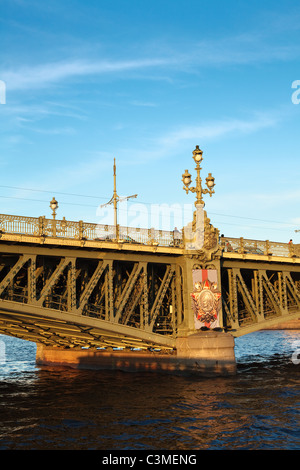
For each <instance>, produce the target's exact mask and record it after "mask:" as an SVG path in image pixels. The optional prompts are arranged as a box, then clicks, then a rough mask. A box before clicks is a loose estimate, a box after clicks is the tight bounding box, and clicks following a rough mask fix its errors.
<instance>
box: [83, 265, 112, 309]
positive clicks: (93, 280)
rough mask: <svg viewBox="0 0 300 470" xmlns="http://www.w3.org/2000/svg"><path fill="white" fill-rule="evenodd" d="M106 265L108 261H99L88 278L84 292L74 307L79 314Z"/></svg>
mask: <svg viewBox="0 0 300 470" xmlns="http://www.w3.org/2000/svg"><path fill="white" fill-rule="evenodd" d="M107 266H108V262H104V261H99V263H98V266H97V268H96V270H95V272H94V274H93V275H92V277H91V279H90V280H89V282H88V284H87V286H86V288H85V290H84V292H83V293H82V294H81V296H80V301H79V307H78V308H77V309H76V313H79V314H81V313H82V311H83V308H84V306H85V305H86V303H87V301H88V299H89V297H90V295H91V294H92V292H93V290H94V289H95V287H96V285H97V282H98V281H99V279H100V277H101V276H102V274H103V272H104V271H105V269H106V268H107Z"/></svg>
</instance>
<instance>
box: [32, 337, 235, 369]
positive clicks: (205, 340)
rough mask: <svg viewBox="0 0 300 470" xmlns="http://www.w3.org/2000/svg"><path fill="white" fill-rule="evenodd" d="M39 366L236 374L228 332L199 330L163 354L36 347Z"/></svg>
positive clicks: (230, 338) (125, 350)
mask: <svg viewBox="0 0 300 470" xmlns="http://www.w3.org/2000/svg"><path fill="white" fill-rule="evenodd" d="M36 362H37V364H38V365H46V366H63V367H72V368H76V369H93V370H115V371H116V370H119V371H124V372H163V373H172V374H174V375H197V376H225V375H234V374H235V373H236V362H235V355H234V338H233V336H232V335H230V334H229V333H222V332H216V331H199V332H197V333H195V334H192V335H190V336H186V337H179V338H177V340H176V349H174V350H170V351H166V352H162V351H155V350H132V349H120V350H118V349H115V350H114V349H112V350H109V349H108V348H106V349H100V350H99V349H91V348H90V349H75V348H70V349H62V348H58V347H56V348H55V347H49V346H44V345H42V344H37V352H36Z"/></svg>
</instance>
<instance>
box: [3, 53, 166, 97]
mask: <svg viewBox="0 0 300 470" xmlns="http://www.w3.org/2000/svg"><path fill="white" fill-rule="evenodd" d="M166 63H167V61H166V60H165V59H160V58H153V59H135V60H125V61H92V60H86V61H84V60H77V61H59V62H53V63H49V64H41V65H36V66H31V67H30V66H26V67H21V68H19V69H18V70H15V71H13V70H11V71H6V72H5V71H4V72H3V73H2V76H1V78H3V80H4V81H5V83H6V86H7V89H8V90H23V89H34V88H42V87H46V86H48V85H49V84H51V83H56V82H59V81H61V80H67V79H70V78H73V77H84V76H87V75H95V74H96V75H97V74H105V73H110V72H124V71H127V70H136V69H144V68H150V67H158V66H161V65H165V64H166Z"/></svg>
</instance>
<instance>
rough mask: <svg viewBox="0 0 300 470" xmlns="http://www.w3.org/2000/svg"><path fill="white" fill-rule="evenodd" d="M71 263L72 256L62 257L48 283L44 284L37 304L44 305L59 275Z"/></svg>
mask: <svg viewBox="0 0 300 470" xmlns="http://www.w3.org/2000/svg"><path fill="white" fill-rule="evenodd" d="M69 263H71V259H70V258H62V259H61V260H60V263H59V265H58V266H57V268H56V269H55V271H54V272H53V273H52V275H51V276H50V279H49V280H48V282H47V283H46V285H45V286H44V288H43V290H42V292H41V294H40V297H39V299H38V300H37V302H36V303H37V305H39V306H42V305H43V302H44V300H45V298H46V296H47V295H48V294H49V292H50V290H51V288H52V287H53V286H54V284H55V283H56V282H57V280H58V278H59V276H60V275H61V274H62V272H63V271H64V269H65V268H66V267H67V266H68V264H69Z"/></svg>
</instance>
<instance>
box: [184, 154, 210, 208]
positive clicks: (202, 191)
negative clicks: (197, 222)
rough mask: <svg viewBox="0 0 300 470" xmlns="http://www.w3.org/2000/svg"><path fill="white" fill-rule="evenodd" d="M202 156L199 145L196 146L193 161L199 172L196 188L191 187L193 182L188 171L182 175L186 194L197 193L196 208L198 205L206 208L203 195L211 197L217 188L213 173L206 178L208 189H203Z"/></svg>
mask: <svg viewBox="0 0 300 470" xmlns="http://www.w3.org/2000/svg"><path fill="white" fill-rule="evenodd" d="M202 154H203V152H202V150H200V149H199V145H196V148H195V150H194V151H193V159H194V161H195V163H196V168H195V170H196V171H197V177H196V186H195V187H191V188H190V187H189V185H190V184H191V182H192V178H191V175H190V173H189V172H188V170H185V172H184V173H183V175H182V182H183V184H184V186H183V189H184V190H185V191H186V193H187V194H188V192H189V191H191V192H192V193H196V202H195V206H196V207H197V205H198V204H202V205H203V206H204V201H203V199H202V195H203V194H209V195H210V197H211V196H212V195H213V193H214V192H215V191H214V189H213V188H214V186H215V178H214V177H213V176H212V174H211V173H208V176H207V178H206V186H207V188H208V189H206V188H204V189H203V188H202V179H201V177H200V170H202V168H201V167H200V163H201V162H202V160H203V157H202Z"/></svg>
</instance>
